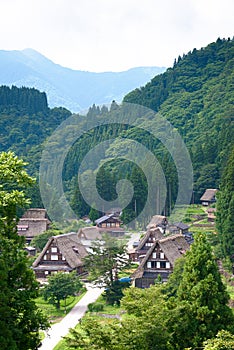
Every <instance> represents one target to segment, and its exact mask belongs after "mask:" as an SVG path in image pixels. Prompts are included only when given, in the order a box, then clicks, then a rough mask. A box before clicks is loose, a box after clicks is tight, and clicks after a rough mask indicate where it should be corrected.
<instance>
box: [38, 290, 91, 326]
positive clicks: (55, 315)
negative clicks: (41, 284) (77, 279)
mask: <svg viewBox="0 0 234 350" xmlns="http://www.w3.org/2000/svg"><path fill="white" fill-rule="evenodd" d="M84 294H85V292H84V293H82V294H80V295H78V296H76V297H69V298H67V300H66V308H65V303H64V301H61V308H60V310H57V309H56V307H55V306H53V305H52V304H49V303H48V302H47V301H45V300H44V299H43V297H39V298H37V299H36V300H35V302H36V305H37V306H38V308H40V309H41V310H42V311H43V312H44V314H45V315H47V316H48V318H49V321H50V322H51V323H55V322H59V321H61V319H62V318H63V317H64V316H65V315H66V314H67V313H68V312H69V311H70V310H71V309H72V308H73V307H74V306H75V305H76V303H78V301H79V300H80V299H81V298H82V297H83V295H84Z"/></svg>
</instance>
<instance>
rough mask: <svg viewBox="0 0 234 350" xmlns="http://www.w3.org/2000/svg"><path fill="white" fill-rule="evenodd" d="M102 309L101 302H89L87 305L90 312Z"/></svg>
mask: <svg viewBox="0 0 234 350" xmlns="http://www.w3.org/2000/svg"><path fill="white" fill-rule="evenodd" d="M103 309H104V304H103V303H99V302H95V303H90V304H89V305H88V310H89V311H90V312H100V311H103Z"/></svg>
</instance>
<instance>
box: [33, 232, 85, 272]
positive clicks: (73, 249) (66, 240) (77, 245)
mask: <svg viewBox="0 0 234 350" xmlns="http://www.w3.org/2000/svg"><path fill="white" fill-rule="evenodd" d="M52 243H55V245H56V246H57V247H58V249H59V251H60V253H61V254H62V255H63V256H64V258H65V259H66V261H67V263H68V264H69V266H70V267H71V268H73V269H74V268H76V267H78V266H82V265H83V262H82V259H83V258H84V257H85V256H87V254H88V253H87V250H86V249H85V247H84V246H83V245H82V244H81V242H80V240H79V238H78V235H77V233H74V232H72V233H67V234H63V235H59V236H53V237H51V238H50V239H49V240H48V242H47V244H46V245H45V247H44V249H43V250H42V252H41V253H40V255H39V256H38V258H37V259H36V260H35V261H34V263H33V267H37V266H38V265H39V264H40V262H41V260H42V258H43V256H44V255H45V254H46V251H47V249H48V248H49V247H50V245H51V244H52Z"/></svg>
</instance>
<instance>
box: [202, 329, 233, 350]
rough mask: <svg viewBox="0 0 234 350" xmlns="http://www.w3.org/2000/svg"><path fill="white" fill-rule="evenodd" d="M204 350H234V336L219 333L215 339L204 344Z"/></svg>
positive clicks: (226, 332)
mask: <svg viewBox="0 0 234 350" xmlns="http://www.w3.org/2000/svg"><path fill="white" fill-rule="evenodd" d="M203 345H204V350H232V349H234V335H233V334H231V333H230V332H228V331H224V330H222V331H219V332H218V334H217V335H216V337H215V338H212V339H209V340H207V341H205V342H204V343H203Z"/></svg>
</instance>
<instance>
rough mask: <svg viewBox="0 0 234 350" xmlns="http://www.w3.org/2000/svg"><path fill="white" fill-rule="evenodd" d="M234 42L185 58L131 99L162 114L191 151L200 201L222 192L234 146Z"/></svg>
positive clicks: (218, 43)
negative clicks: (223, 174)
mask: <svg viewBox="0 0 234 350" xmlns="http://www.w3.org/2000/svg"><path fill="white" fill-rule="evenodd" d="M233 51H234V41H233V40H230V39H228V40H224V39H223V40H220V39H218V40H217V41H216V43H211V44H210V45H208V46H207V47H205V48H202V49H201V50H196V49H194V50H193V51H192V52H189V53H188V54H187V55H184V56H183V57H182V58H181V57H180V58H179V59H178V60H177V62H175V64H174V67H173V68H169V69H167V71H166V72H165V73H163V74H160V75H158V76H156V77H155V78H154V79H152V80H151V82H149V83H148V84H146V85H145V86H144V87H141V88H140V89H136V90H134V91H132V92H130V93H129V94H128V95H127V96H125V98H124V101H125V102H129V103H135V104H140V105H143V106H146V107H149V108H151V109H153V110H155V111H159V112H160V113H161V114H162V115H164V116H165V117H166V118H167V119H168V120H169V121H170V122H171V123H172V124H173V126H174V127H175V128H176V129H177V130H178V132H179V133H180V135H181V136H182V137H183V139H184V141H185V142H186V146H187V147H188V149H189V151H190V154H191V157H192V161H193V168H194V173H195V201H196V202H198V201H199V198H200V197H201V195H202V193H203V192H204V189H206V188H217V187H218V184H219V180H220V176H221V170H222V168H223V166H224V165H225V164H226V161H227V155H228V154H229V153H230V150H231V148H232V144H233V133H234V132H233V122H232V105H233V91H232V84H233V83H232V82H233V75H234V71H233V60H234V59H233V57H234V52H233Z"/></svg>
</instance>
